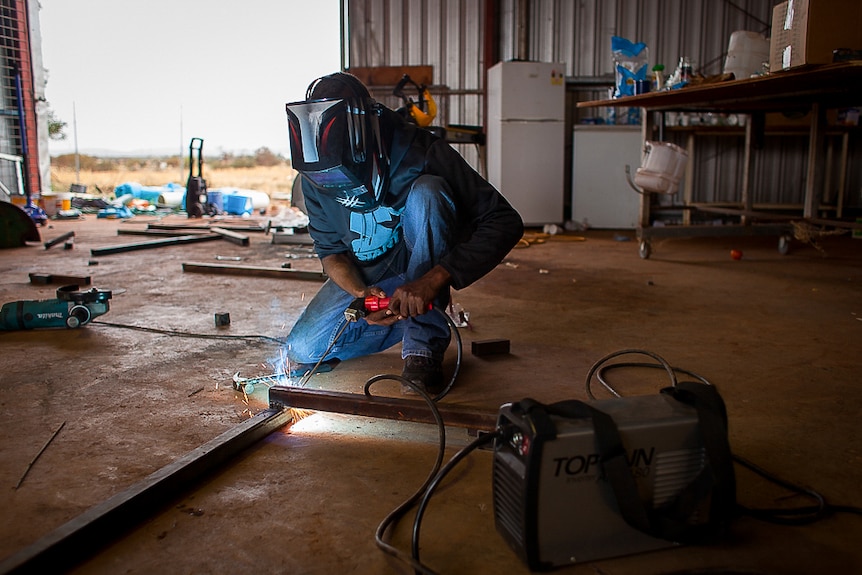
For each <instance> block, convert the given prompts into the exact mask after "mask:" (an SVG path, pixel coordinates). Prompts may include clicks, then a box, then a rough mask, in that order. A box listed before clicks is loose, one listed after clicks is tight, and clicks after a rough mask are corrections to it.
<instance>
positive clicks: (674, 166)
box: [634, 141, 688, 194]
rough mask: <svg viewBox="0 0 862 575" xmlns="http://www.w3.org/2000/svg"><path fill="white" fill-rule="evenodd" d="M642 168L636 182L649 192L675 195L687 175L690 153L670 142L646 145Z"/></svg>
mask: <svg viewBox="0 0 862 575" xmlns="http://www.w3.org/2000/svg"><path fill="white" fill-rule="evenodd" d="M645 147H646V154H645V155H644V158H643V162H642V166H641V167H640V168H638V169H637V171H636V172H635V177H634V182H635V184H637V185H638V186H639V187H640V188H643V189H644V190H646V191H648V192H657V193H660V194H673V193H676V190H677V188H678V186H679V182H680V180H681V179H682V177H683V175H684V174H685V166H686V164H687V163H688V152H686V151H685V150H684V149H682V148H680V147H679V146H677V145H676V144H672V143H670V142H652V141H648V142H646V144H645Z"/></svg>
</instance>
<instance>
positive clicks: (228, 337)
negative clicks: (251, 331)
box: [90, 320, 284, 345]
mask: <svg viewBox="0 0 862 575" xmlns="http://www.w3.org/2000/svg"><path fill="white" fill-rule="evenodd" d="M93 324H95V325H104V326H108V327H119V328H123V329H132V330H136V331H146V332H149V333H158V334H161V335H170V336H174V337H194V338H198V339H223V340H233V339H238V340H251V341H254V340H263V341H271V342H274V343H277V344H279V345H283V344H284V341H283V340H280V339H278V338H274V337H270V336H268V335H215V334H208V333H190V332H186V331H176V330H171V329H160V328H157V327H143V326H139V325H130V324H125V323H112V322H109V321H101V320H93V321H91V322H90V325H93Z"/></svg>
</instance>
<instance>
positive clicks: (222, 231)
mask: <svg viewBox="0 0 862 575" xmlns="http://www.w3.org/2000/svg"><path fill="white" fill-rule="evenodd" d="M210 231H212V232H213V233H216V234H219V235H220V236H222V237H223V238H224V239H226V240H227V241H229V242H232V243H235V244H236V245H238V246H247V245H249V239H248V236H247V235H245V234H240V233H238V232H234V231H232V230H228V229H226V228H220V227H215V226H213V227H211V228H210Z"/></svg>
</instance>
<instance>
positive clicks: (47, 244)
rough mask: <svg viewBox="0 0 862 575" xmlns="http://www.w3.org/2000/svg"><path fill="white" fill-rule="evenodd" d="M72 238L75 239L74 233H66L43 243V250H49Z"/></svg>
mask: <svg viewBox="0 0 862 575" xmlns="http://www.w3.org/2000/svg"><path fill="white" fill-rule="evenodd" d="M74 237H75V232H66V233H65V234H62V235H60V236H57V237H56V238H54V239H53V240H48V241H47V242H45V249H46V250H47V249H50V248H52V247H54V246H56V245H57V244H59V243H61V242H63V241H65V240H68V239H69V238H74Z"/></svg>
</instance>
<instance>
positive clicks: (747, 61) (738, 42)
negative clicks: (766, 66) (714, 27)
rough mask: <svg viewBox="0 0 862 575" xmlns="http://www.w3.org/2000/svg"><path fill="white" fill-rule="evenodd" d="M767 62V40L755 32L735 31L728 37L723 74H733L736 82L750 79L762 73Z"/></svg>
mask: <svg viewBox="0 0 862 575" xmlns="http://www.w3.org/2000/svg"><path fill="white" fill-rule="evenodd" d="M764 62H769V40H768V39H767V38H766V37H765V36H763V34H759V33H757V32H749V31H747V30H737V31H736V32H734V33H733V34H731V35H730V43H729V45H728V48H727V58H726V59H725V60H724V72H725V74H727V73H731V72H732V73H733V75H734V76H735V77H736V79H737V80H742V79H744V78H751V77H752V76H755V75H759V74H760V73H762V72H763V63H764Z"/></svg>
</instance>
